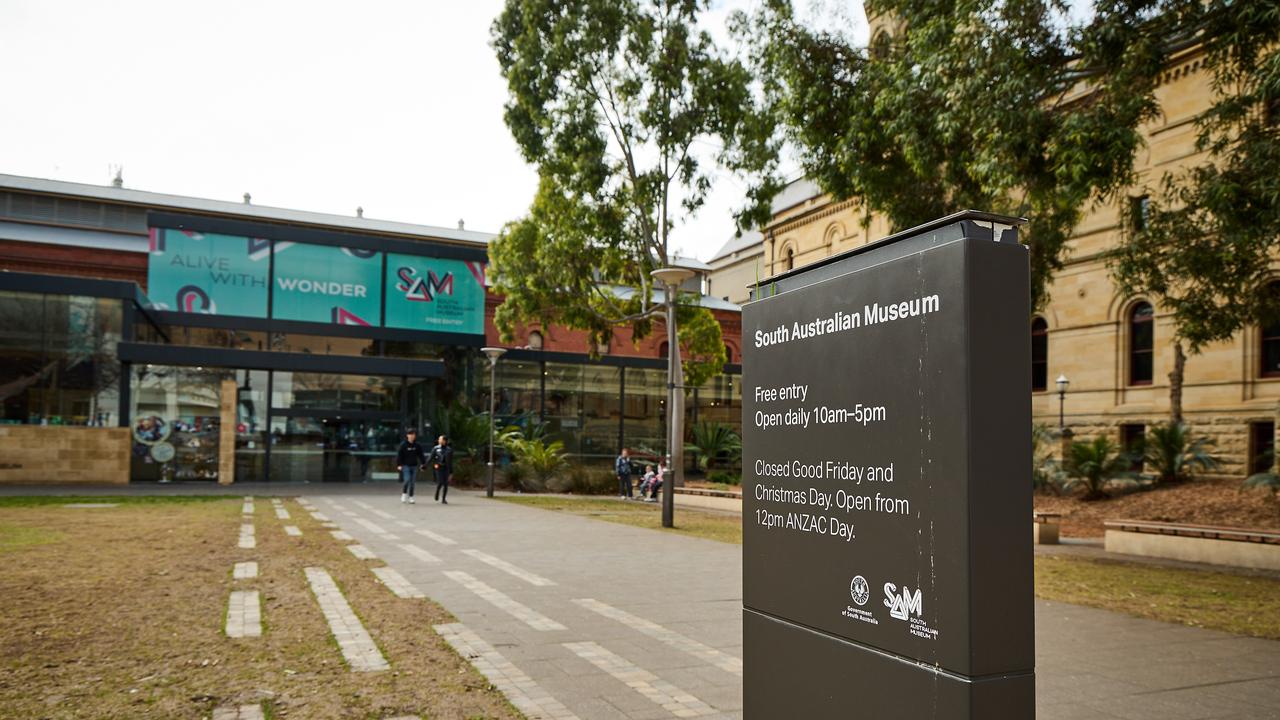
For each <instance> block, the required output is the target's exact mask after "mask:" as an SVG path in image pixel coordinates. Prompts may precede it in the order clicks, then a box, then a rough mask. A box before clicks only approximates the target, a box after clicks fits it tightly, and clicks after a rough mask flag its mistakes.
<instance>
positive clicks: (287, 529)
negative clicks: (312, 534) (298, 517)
mask: <svg viewBox="0 0 1280 720" xmlns="http://www.w3.org/2000/svg"><path fill="white" fill-rule="evenodd" d="M284 534H285V535H288V536H290V537H302V530H300V529H298V526H297V525H285V526H284Z"/></svg>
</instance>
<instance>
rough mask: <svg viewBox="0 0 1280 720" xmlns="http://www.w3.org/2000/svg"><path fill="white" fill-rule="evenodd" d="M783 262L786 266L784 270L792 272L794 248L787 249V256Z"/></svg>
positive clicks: (794, 255) (794, 263) (794, 262)
mask: <svg viewBox="0 0 1280 720" xmlns="http://www.w3.org/2000/svg"><path fill="white" fill-rule="evenodd" d="M784 262H785V264H786V267H785V268H784V269H786V270H792V269H794V268H795V266H796V249H795V248H791V247H789V248H787V256H786V260H785V261H784Z"/></svg>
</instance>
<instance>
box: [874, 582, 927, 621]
mask: <svg viewBox="0 0 1280 720" xmlns="http://www.w3.org/2000/svg"><path fill="white" fill-rule="evenodd" d="M884 606H885V607H887V608H889V616H890V617H893V618H895V619H898V620H909V619H910V618H911V616H912V615H915V616H916V617H920V616H921V615H924V600H922V599H921V597H920V588H916V591H915V592H914V593H913V592H911V591H910V590H909V589H908V588H907V586H906V585H903V586H902V590H901V591H899V590H898V586H897V585H894V584H893V583H890V582H887V583H885V584H884Z"/></svg>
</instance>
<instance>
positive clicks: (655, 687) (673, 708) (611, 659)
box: [564, 642, 718, 717]
mask: <svg viewBox="0 0 1280 720" xmlns="http://www.w3.org/2000/svg"><path fill="white" fill-rule="evenodd" d="M564 646H565V647H566V648H568V649H569V650H570V651H572V652H573V653H574V654H575V655H577V656H578V657H580V658H582V659H583V660H586V661H587V662H589V663H591V664H592V665H595V666H596V667H598V668H600V669H601V670H603V671H605V672H607V673H609V674H610V675H612V676H613V677H615V678H617V679H618V680H619V681H621V682H622V683H624V684H625V685H627V686H628V687H630V688H631V689H633V690H635V691H636V692H638V693H640V694H641V695H643V696H645V697H646V698H648V699H649V700H651V701H653V702H654V703H655V704H657V705H661V706H662V708H663V709H664V710H666V711H668V712H670V713H671V714H672V715H675V716H676V717H702V716H703V715H715V714H716V713H717V712H718V711H717V710H716V709H715V708H713V707H711V706H710V705H708V704H706V703H704V702H702V701H701V700H699V699H698V698H696V697H694V696H692V695H690V694H689V693H687V692H685V691H683V690H681V689H680V688H678V687H676V686H675V685H672V684H671V683H669V682H667V681H666V680H663V679H662V678H659V677H658V676H657V675H654V674H653V673H651V672H649V671H648V670H645V669H643V668H641V667H638V666H637V665H635V664H634V663H632V662H631V661H630V660H627V659H626V658H624V657H621V656H619V655H615V654H614V653H612V652H609V651H608V650H606V649H604V648H603V647H601V646H600V645H598V644H596V643H593V642H576V643H564Z"/></svg>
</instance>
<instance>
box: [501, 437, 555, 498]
mask: <svg viewBox="0 0 1280 720" xmlns="http://www.w3.org/2000/svg"><path fill="white" fill-rule="evenodd" d="M503 443H504V445H505V446H506V447H507V449H508V450H510V451H511V455H512V457H513V459H514V461H515V464H516V465H518V466H520V467H521V468H522V469H523V470H525V471H527V472H528V473H529V476H530V478H531V479H532V480H533V481H534V482H533V483H532V487H530V488H521V489H531V490H540V489H542V488H545V487H546V486H547V482H548V481H550V480H551V478H552V477H553V476H554V475H555V474H556V473H557V472H559V471H560V470H562V469H564V468H565V467H566V466H568V464H569V461H568V459H567V455H568V453H566V452H565V451H564V443H562V442H560V441H559V440H552V441H551V442H546V441H545V440H542V439H540V438H534V439H526V438H523V437H518V436H516V435H514V434H508V435H505V436H504V439H503ZM522 484H523V483H522Z"/></svg>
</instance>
